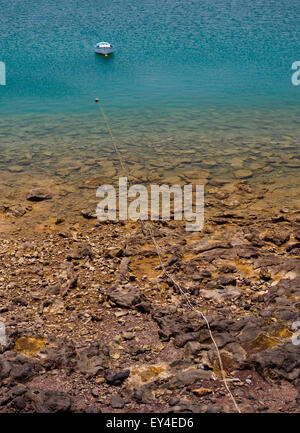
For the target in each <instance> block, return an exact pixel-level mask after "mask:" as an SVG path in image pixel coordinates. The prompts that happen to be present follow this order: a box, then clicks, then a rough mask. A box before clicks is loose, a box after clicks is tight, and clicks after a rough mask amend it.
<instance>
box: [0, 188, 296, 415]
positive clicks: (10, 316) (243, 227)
mask: <svg viewBox="0 0 300 433" xmlns="http://www.w3.org/2000/svg"><path fill="white" fill-rule="evenodd" d="M230 185H231V186H230V188H228V185H227V192H226V186H225V189H224V188H223V189H222V188H221V189H220V188H218V189H216V186H214V185H212V186H211V189H210V194H211V195H209V194H208V197H207V201H206V205H207V209H206V210H207V213H206V219H205V227H204V229H203V231H202V232H199V233H187V232H186V231H185V225H184V224H183V223H182V222H174V221H170V222H155V223H153V222H151V227H152V230H153V232H154V235H155V238H156V240H157V243H158V244H159V247H160V249H161V254H162V258H163V260H164V264H165V266H166V269H167V271H168V273H170V274H172V275H173V276H174V277H175V278H176V280H177V281H178V282H179V283H180V285H181V287H182V288H183V290H184V291H185V293H186V295H187V297H188V299H189V301H190V303H191V305H192V306H193V307H194V309H193V310H192V309H191V308H190V306H189V304H188V303H187V301H186V298H185V297H184V296H183V295H182V294H181V293H180V291H179V290H178V288H177V287H176V286H174V284H173V282H172V281H171V280H170V279H169V278H168V277H167V276H166V275H165V274H164V273H163V272H162V269H161V266H160V264H159V260H158V256H157V253H156V250H155V248H154V245H153V242H152V240H151V237H150V233H149V232H148V230H147V229H146V228H145V227H144V228H143V227H141V225H140V224H139V223H133V222H126V223H122V224H121V223H100V222H98V221H97V219H95V216H94V211H93V209H92V208H91V209H83V210H82V211H81V212H78V215H76V216H72V217H70V218H68V217H65V216H64V217H61V216H59V215H58V216H57V217H53V212H52V217H51V219H48V220H47V224H46V223H44V224H42V225H41V224H39V221H40V219H41V217H40V215H41V214H40V212H41V211H40V209H41V207H43V206H44V204H45V203H52V205H53V203H55V198H54V199H53V197H52V193H51V192H49V191H45V190H43V189H38V190H30V191H28V193H27V196H26V198H25V200H24V201H23V202H17V203H16V202H8V203H5V204H3V205H2V207H1V220H0V224H1V228H2V233H1V244H0V257H1V266H0V320H1V322H3V323H4V324H5V327H6V336H7V341H6V344H5V345H2V346H1V345H0V412H2V413H3V412H51V413H52V412H65V411H72V412H119V411H122V412H151V411H154V412H167V413H168V412H170V413H172V412H174V413H178V412H201V413H206V412H210V413H211V412H213V413H217V412H234V411H235V408H234V405H233V403H232V400H231V399H230V397H229V395H228V393H227V392H226V389H225V388H224V384H223V382H222V377H221V374H220V365H219V363H218V359H217V353H216V350H215V347H214V345H213V344H212V341H211V338H210V335H209V333H208V330H207V326H206V324H205V321H204V320H203V319H202V318H201V317H200V316H199V314H197V312H196V311H201V312H203V313H204V314H205V315H206V317H207V318H208V320H209V323H210V326H211V329H212V332H213V335H214V338H215V340H216V342H217V345H218V347H219V350H220V353H221V357H222V361H223V365H224V369H225V372H226V377H227V381H228V384H229V386H230V389H231V391H232V394H233V395H234V397H235V400H236V402H237V404H238V405H239V408H240V410H241V411H242V412H298V411H299V409H298V407H299V401H300V396H299V391H300V375H299V373H300V361H299V346H297V345H295V344H293V342H292V336H293V333H294V332H295V329H293V328H292V326H293V323H294V322H297V321H299V320H300V311H299V307H300V300H299V296H300V258H299V256H300V212H298V211H296V210H289V209H287V208H283V209H281V210H279V211H278V212H277V213H273V212H272V211H270V212H269V213H266V214H264V215H262V214H260V212H256V213H255V212H249V211H248V210H247V205H244V206H243V207H241V206H239V203H241V201H242V202H243V203H246V202H247V201H248V203H250V202H251V199H252V200H253V194H254V193H253V191H252V190H251V187H250V185H249V183H248V182H247V181H240V180H239V181H236V182H234V183H231V184H230ZM228 191H229V192H230V195H229V193H228ZM258 195H259V194H258ZM232 197H235V200H236V202H235V203H233V202H232V200H233V198H232ZM230 200H231V202H230V203H229V201H230ZM218 203H219V204H218ZM224 204H225V205H224ZM221 205H222V206H221ZM224 209H226V210H224ZM146 227H147V226H146Z"/></svg>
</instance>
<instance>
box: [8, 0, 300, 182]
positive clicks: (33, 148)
mask: <svg viewBox="0 0 300 433" xmlns="http://www.w3.org/2000/svg"><path fill="white" fill-rule="evenodd" d="M0 10H1V16H0V29H1V41H0V60H2V61H5V63H6V67H7V86H0V116H1V118H0V127H1V129H0V149H1V152H2V155H3V158H2V161H1V164H0V168H1V173H2V174H1V176H3V178H5V179H6V176H7V170H8V169H9V168H10V166H11V165H18V166H21V167H24V173H23V175H22V176H23V177H24V176H25V173H28V172H30V174H31V176H33V175H35V174H36V175H37V176H38V175H39V173H40V172H41V170H42V172H43V174H44V176H49V177H50V176H52V175H53V173H54V172H55V169H56V168H57V165H58V164H59V159H60V158H64V160H65V164H70V163H71V162H70V161H72V157H73V156H74V155H75V154H76V160H80V159H81V161H82V162H83V163H84V161H86V160H91V159H92V158H98V157H99V158H101V157H107V158H109V156H108V155H107V154H105V153H103V154H102V153H101V149H105V146H109V136H108V134H107V133H106V131H105V127H104V124H103V120H102V118H101V116H100V113H99V110H98V107H97V106H96V105H95V104H94V98H95V97H98V98H101V101H102V104H103V106H104V108H105V111H106V113H107V115H108V116H109V118H110V121H111V125H112V128H113V131H114V134H115V136H116V137H117V139H118V140H120V142H121V143H123V144H122V146H124V152H127V151H128V155H129V157H131V156H132V155H135V156H136V157H139V158H140V159H141V161H142V163H143V164H144V165H145V167H146V166H147V161H148V160H149V158H150V156H155V152H156V153H157V158H160V155H161V154H162V153H165V156H166V157H167V158H172V157H173V156H174V157H178V152H180V151H181V152H182V154H183V155H185V158H187V155H186V154H185V152H187V151H188V149H190V148H192V149H194V151H195V152H197V149H198V150H199V153H201V154H202V155H203V157H204V156H206V157H209V158H215V160H216V163H217V165H216V167H214V168H213V170H212V176H213V177H220V176H226V177H227V178H228V177H230V175H231V174H232V177H233V178H234V177H235V176H234V169H233V167H234V166H230V164H229V165H228V161H226V163H225V167H227V169H224V158H223V157H222V152H223V153H225V154H226V151H228V152H229V154H228V155H229V156H228V158H229V159H230V158H231V157H232V156H230V151H232V152H233V153H232V154H231V155H233V154H235V155H236V153H237V152H238V155H239V157H242V158H243V161H244V162H243V164H242V163H240V164H237V165H236V167H240V168H244V169H247V167H248V165H249V164H250V163H251V158H253V157H254V154H253V147H257V148H256V154H255V155H256V156H255V157H258V158H261V160H262V161H264V163H265V164H266V166H268V167H269V168H270V167H271V168H272V170H273V175H274V176H275V177H278V176H284V177H286V176H287V174H290V176H291V177H292V178H293V179H295V176H298V172H299V170H297V163H296V162H295V161H298V159H299V151H298V146H297V140H298V139H299V137H300V128H299V122H298V119H299V115H300V87H295V86H293V85H292V84H291V75H292V71H291V65H292V63H293V62H294V61H295V60H300V58H299V40H300V6H299V1H298V0H278V1H273V0H244V1H243V2H241V1H237V0H231V1H230V0H216V1H215V2H213V3H212V2H211V1H210V0H197V1H196V0H194V1H192V0H185V1H180V2H179V1H175V0H166V1H164V2H162V1H160V0H149V1H147V2H146V4H142V3H141V2H140V1H137V0H128V1H126V2H125V1H121V0H110V1H108V0H102V1H99V0H85V1H84V2H79V1H75V0H61V1H60V2H57V1H55V0H41V1H40V2H36V1H33V0H26V1H25V0H16V1H14V2H11V3H7V2H4V1H3V0H0ZM99 40H108V41H111V42H112V43H114V44H115V45H116V47H117V51H116V53H115V55H113V56H111V57H109V58H108V59H105V58H103V57H101V56H99V55H95V54H94V52H93V45H94V43H95V42H98V41H99ZM287 143H289V146H288V147H287V146H286V144H287ZM149 149H150V151H149ZM51 151H52V156H51V155H50V156H49V155H48V154H49V152H50V153H51ZM217 151H219V152H221V155H219V157H217V155H216V152H217ZM264 151H265V152H267V153H269V154H274V155H275V156H276V161H275V162H274V161H273V162H272V161H270V155H269V156H268V155H267V156H266V155H265V156H264V155H263V152H264ZM257 152H258V154H257ZM259 152H260V153H261V154H262V155H261V156H259V155H260V153H259ZM45 154H46V157H47V158H48V159H49V158H50V160H49V161H48V162H47V164H45V161H44V157H45ZM149 154H150V155H149ZM286 154H288V157H289V158H290V159H292V160H293V164H289V166H286V165H285V161H286V159H285V158H284V155H286ZM26 155H27V156H26ZM28 155H29V156H30V158H29V156H28ZM43 155H44V156H43ZM74 157H75V156H74ZM228 158H227V159H228ZM225 159H226V158H225ZM190 160H191V166H193V157H192V156H190ZM280 161H282V163H281V164H280ZM197 164H198V165H197ZM197 164H196V167H198V168H200V169H201V168H202V169H204V168H205V167H204V166H203V165H201V159H199V158H198V162H197ZM226 164H227V166H226ZM272 164H273V165H272ZM194 168H195V167H194ZM185 169H186V170H187V166H186V167H185ZM254 174H255V178H256V179H257V178H259V176H260V175H262V179H263V174H264V170H262V169H260V170H257V171H254ZM12 176H13V174H12ZM15 176H16V175H15ZM18 176H19V177H20V175H18ZM83 176H84V171H83V173H82V175H81V177H83Z"/></svg>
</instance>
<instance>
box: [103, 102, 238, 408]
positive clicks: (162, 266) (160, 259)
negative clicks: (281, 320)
mask: <svg viewBox="0 0 300 433" xmlns="http://www.w3.org/2000/svg"><path fill="white" fill-rule="evenodd" d="M95 102H96V103H97V104H99V107H100V112H101V114H102V116H103V118H104V122H105V125H106V128H107V131H108V133H109V135H110V138H111V141H112V144H113V147H114V150H115V152H116V154H117V155H118V158H119V162H120V166H121V168H122V169H123V170H124V174H127V178H128V179H129V177H128V175H129V170H128V169H127V168H126V165H125V163H124V161H123V157H122V154H121V152H120V150H119V148H118V145H117V140H116V139H115V138H114V135H113V133H112V129H111V126H110V123H109V120H108V117H107V116H106V114H105V112H104V109H103V107H102V105H101V103H100V101H99V99H98V98H96V99H95ZM129 183H130V182H129ZM138 221H139V222H140V224H141V227H142V233H143V234H144V236H146V234H145V229H147V230H148V232H149V234H150V237H151V240H152V242H153V245H154V248H155V251H156V254H157V256H158V260H159V263H160V267H161V269H162V272H163V273H164V274H165V276H166V277H167V278H169V279H170V280H171V281H172V283H173V285H174V286H175V287H177V289H178V290H179V292H180V293H181V295H182V296H183V297H184V298H185V300H186V302H187V305H188V306H189V307H190V309H191V310H192V311H194V312H195V313H196V314H198V315H199V316H200V317H201V318H202V319H203V320H204V321H205V324H206V327H207V330H208V333H209V336H210V338H211V341H212V342H213V345H214V347H215V349H216V352H217V357H218V362H219V366H220V371H221V376H222V381H223V383H224V387H225V389H226V391H227V392H228V394H229V397H230V398H231V400H232V402H233V404H234V407H235V409H236V410H237V412H238V413H241V410H240V408H239V406H238V404H237V402H236V400H235V398H234V396H233V394H232V392H231V391H230V388H229V385H228V382H227V379H226V375H225V372H224V366H223V361H222V357H221V353H220V350H219V347H218V345H217V342H216V340H215V339H214V336H213V333H212V330H211V327H210V324H209V321H208V319H207V317H206V316H205V314H203V313H202V311H200V310H197V308H195V307H194V306H193V304H192V303H191V301H190V300H189V297H188V296H187V294H186V292H185V291H184V290H183V289H182V287H181V285H180V283H179V282H178V281H176V279H175V278H174V277H173V275H172V274H171V273H169V272H168V271H167V269H166V267H165V265H164V262H163V259H162V256H161V252H160V247H159V245H158V243H157V242H156V239H155V236H154V232H153V230H152V227H151V224H150V223H149V222H147V225H146V224H145V222H144V221H143V220H142V219H139V220H138Z"/></svg>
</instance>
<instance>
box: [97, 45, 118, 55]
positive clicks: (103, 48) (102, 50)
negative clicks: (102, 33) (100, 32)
mask: <svg viewBox="0 0 300 433" xmlns="http://www.w3.org/2000/svg"><path fill="white" fill-rule="evenodd" d="M94 48H95V52H96V53H98V54H103V55H104V56H108V54H111V53H113V52H114V51H115V47H114V46H113V45H112V44H110V43H108V42H98V43H97V44H96V45H95V46H94Z"/></svg>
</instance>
